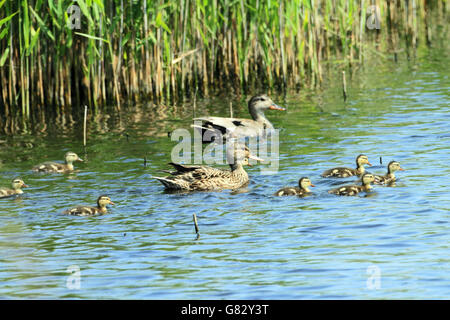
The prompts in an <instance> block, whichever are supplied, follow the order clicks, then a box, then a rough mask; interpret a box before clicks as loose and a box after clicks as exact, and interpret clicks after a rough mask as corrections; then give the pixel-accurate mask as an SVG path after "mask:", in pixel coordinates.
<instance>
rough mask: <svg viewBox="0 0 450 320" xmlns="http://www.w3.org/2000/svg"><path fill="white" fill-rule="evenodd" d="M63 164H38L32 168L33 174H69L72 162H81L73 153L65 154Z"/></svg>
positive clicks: (71, 169) (72, 168)
mask: <svg viewBox="0 0 450 320" xmlns="http://www.w3.org/2000/svg"><path fill="white" fill-rule="evenodd" d="M64 159H65V163H64V164H63V163H57V162H44V163H41V164H38V165H37V166H34V167H33V169H32V170H33V171H34V172H56V173H65V172H71V171H73V170H74V167H73V162H74V161H83V159H81V158H80V157H79V156H78V155H77V154H76V153H75V152H71V151H69V152H67V153H66V155H65V156H64Z"/></svg>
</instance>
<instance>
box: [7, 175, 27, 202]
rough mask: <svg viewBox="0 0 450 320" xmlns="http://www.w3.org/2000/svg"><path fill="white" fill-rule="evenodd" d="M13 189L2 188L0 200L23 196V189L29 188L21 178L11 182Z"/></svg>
mask: <svg viewBox="0 0 450 320" xmlns="http://www.w3.org/2000/svg"><path fill="white" fill-rule="evenodd" d="M11 185H12V189H9V188H0V198H6V197H10V196H13V195H16V194H22V193H23V191H22V188H27V187H28V186H27V185H26V184H25V182H23V180H22V179H20V178H15V179H13V181H12V182H11Z"/></svg>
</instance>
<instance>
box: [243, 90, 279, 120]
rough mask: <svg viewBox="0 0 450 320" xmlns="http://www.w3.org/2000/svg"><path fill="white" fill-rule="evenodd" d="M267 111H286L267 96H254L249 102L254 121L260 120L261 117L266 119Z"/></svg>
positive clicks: (249, 109)
mask: <svg viewBox="0 0 450 320" xmlns="http://www.w3.org/2000/svg"><path fill="white" fill-rule="evenodd" d="M267 109H271V110H280V111H285V110H286V109H285V108H283V107H280V106H279V105H277V104H276V103H275V102H273V101H272V99H270V98H269V96H267V95H266V94H260V95H257V96H254V97H252V98H251V99H250V100H249V101H248V112H249V113H250V115H251V116H252V118H253V119H254V120H258V119H259V118H261V117H263V118H265V117H264V111H265V110H267Z"/></svg>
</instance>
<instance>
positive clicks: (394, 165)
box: [374, 161, 405, 184]
mask: <svg viewBox="0 0 450 320" xmlns="http://www.w3.org/2000/svg"><path fill="white" fill-rule="evenodd" d="M395 171H405V169H403V168H402V167H400V163H398V162H397V161H391V162H389V164H388V171H387V174H386V175H384V176H379V175H375V181H374V184H390V183H393V182H395V174H394V172H395Z"/></svg>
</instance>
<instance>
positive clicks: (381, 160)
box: [380, 156, 383, 164]
mask: <svg viewBox="0 0 450 320" xmlns="http://www.w3.org/2000/svg"><path fill="white" fill-rule="evenodd" d="M380 164H383V158H382V157H381V156H380Z"/></svg>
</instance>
